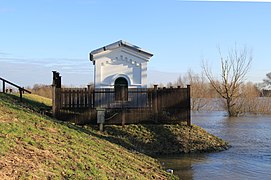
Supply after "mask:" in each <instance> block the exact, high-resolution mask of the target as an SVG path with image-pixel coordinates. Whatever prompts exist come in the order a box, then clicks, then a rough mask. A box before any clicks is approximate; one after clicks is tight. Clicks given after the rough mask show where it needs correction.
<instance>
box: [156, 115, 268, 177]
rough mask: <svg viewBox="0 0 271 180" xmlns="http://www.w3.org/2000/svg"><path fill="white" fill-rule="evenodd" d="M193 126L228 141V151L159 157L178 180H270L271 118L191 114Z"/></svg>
mask: <svg viewBox="0 0 271 180" xmlns="http://www.w3.org/2000/svg"><path fill="white" fill-rule="evenodd" d="M192 121H193V123H194V124H196V125H198V126H201V127H203V128H204V129H205V130H207V131H208V132H210V133H212V134H214V135H216V136H218V137H220V138H222V139H224V140H226V141H228V142H229V143H230V145H231V146H232V147H231V148H230V149H229V150H227V151H223V152H217V153H202V154H192V155H182V156H173V157H162V158H160V161H161V162H162V164H164V166H165V167H166V168H171V169H173V170H174V174H176V175H178V176H179V177H180V178H181V179H221V180H222V179H223V180H224V179H258V180H264V179H267V180H268V179H271V116H258V115H249V116H245V117H238V118H228V117H226V116H225V113H224V112H200V113H193V114H192Z"/></svg>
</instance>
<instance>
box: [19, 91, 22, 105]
mask: <svg viewBox="0 0 271 180" xmlns="http://www.w3.org/2000/svg"><path fill="white" fill-rule="evenodd" d="M19 91H20V102H22V101H23V90H22V89H21V88H19Z"/></svg>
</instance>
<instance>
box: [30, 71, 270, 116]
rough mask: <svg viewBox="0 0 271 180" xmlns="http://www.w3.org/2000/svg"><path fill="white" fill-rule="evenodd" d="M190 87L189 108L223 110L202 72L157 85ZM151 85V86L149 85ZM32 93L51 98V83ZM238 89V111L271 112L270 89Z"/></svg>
mask: <svg viewBox="0 0 271 180" xmlns="http://www.w3.org/2000/svg"><path fill="white" fill-rule="evenodd" d="M217 83H219V82H217ZM188 84H190V87H191V109H192V110H224V109H225V107H224V106H225V104H224V101H223V99H221V98H220V96H219V94H218V93H217V92H216V90H215V89H214V88H213V87H212V86H211V85H210V83H209V82H208V81H207V79H206V78H205V76H204V74H203V73H202V74H197V73H194V72H192V71H188V72H187V73H185V74H184V75H182V76H180V77H179V78H178V79H177V80H176V82H169V83H168V84H166V85H164V84H160V85H159V87H171V86H174V87H176V86H181V87H186V86H187V85H188ZM151 87H152V86H151ZM27 89H29V90H30V91H31V92H32V93H33V94H37V95H40V96H43V97H47V98H52V87H51V85H44V84H35V85H34V86H33V87H28V88H27ZM238 91H241V92H242V94H243V95H242V97H239V98H238V100H237V101H236V104H238V106H237V108H239V109H238V111H241V113H246V112H250V113H271V100H270V99H271V98H268V97H271V91H270V90H265V89H261V88H260V86H259V85H258V84H255V83H252V82H247V83H244V84H242V86H240V88H239V89H238Z"/></svg>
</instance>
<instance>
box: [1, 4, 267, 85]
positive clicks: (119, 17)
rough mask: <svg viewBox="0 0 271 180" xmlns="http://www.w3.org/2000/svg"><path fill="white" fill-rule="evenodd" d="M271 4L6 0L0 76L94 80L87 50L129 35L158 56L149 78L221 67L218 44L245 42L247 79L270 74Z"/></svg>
mask: <svg viewBox="0 0 271 180" xmlns="http://www.w3.org/2000/svg"><path fill="white" fill-rule="evenodd" d="M270 22H271V3H268V2H260V3H255V2H225V1H222V2H210V1H209V2H208V1H181V0H148V1H144V0H142V1H141V0H137V1H127V0H126V1H125V0H40V1H34V0H24V1H21V0H12V1H11V0H0V77H4V78H7V79H9V80H11V81H13V82H16V83H18V84H21V85H23V86H29V85H33V84H36V83H37V84H51V81H52V73H51V71H52V70H57V71H59V72H60V73H61V75H62V76H63V83H64V84H66V85H75V86H79V85H86V84H87V83H89V82H92V81H93V65H92V64H91V62H90V61H89V59H88V53H89V52H90V51H92V50H94V49H97V48H99V47H102V46H104V45H107V44H110V43H112V42H115V41H118V40H125V41H128V42H130V43H132V44H135V45H137V46H140V47H141V48H143V49H147V50H148V51H150V52H152V53H153V54H154V56H153V58H152V59H151V60H150V62H149V64H148V78H149V83H160V82H163V83H166V82H167V81H175V80H176V79H177V78H178V76H179V75H180V74H184V73H185V72H187V71H188V70H189V69H192V70H193V71H194V72H196V73H200V72H201V71H202V69H201V62H202V60H203V59H207V60H208V62H209V64H211V65H212V68H213V70H214V72H215V73H217V72H219V54H218V49H217V47H218V46H220V48H221V49H222V52H223V53H224V54H225V55H226V54H227V51H228V50H229V49H231V48H232V47H234V46H235V44H237V46H239V47H243V46H247V48H248V49H251V51H252V54H253V62H252V66H251V69H250V71H249V73H248V76H247V79H248V80H249V81H252V82H261V81H262V79H263V78H265V74H267V73H268V72H271V23H270Z"/></svg>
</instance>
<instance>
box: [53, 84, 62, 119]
mask: <svg viewBox="0 0 271 180" xmlns="http://www.w3.org/2000/svg"><path fill="white" fill-rule="evenodd" d="M52 88H53V90H52V106H53V117H54V118H57V117H58V115H59V112H60V107H61V88H57V87H56V86H55V85H52Z"/></svg>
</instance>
